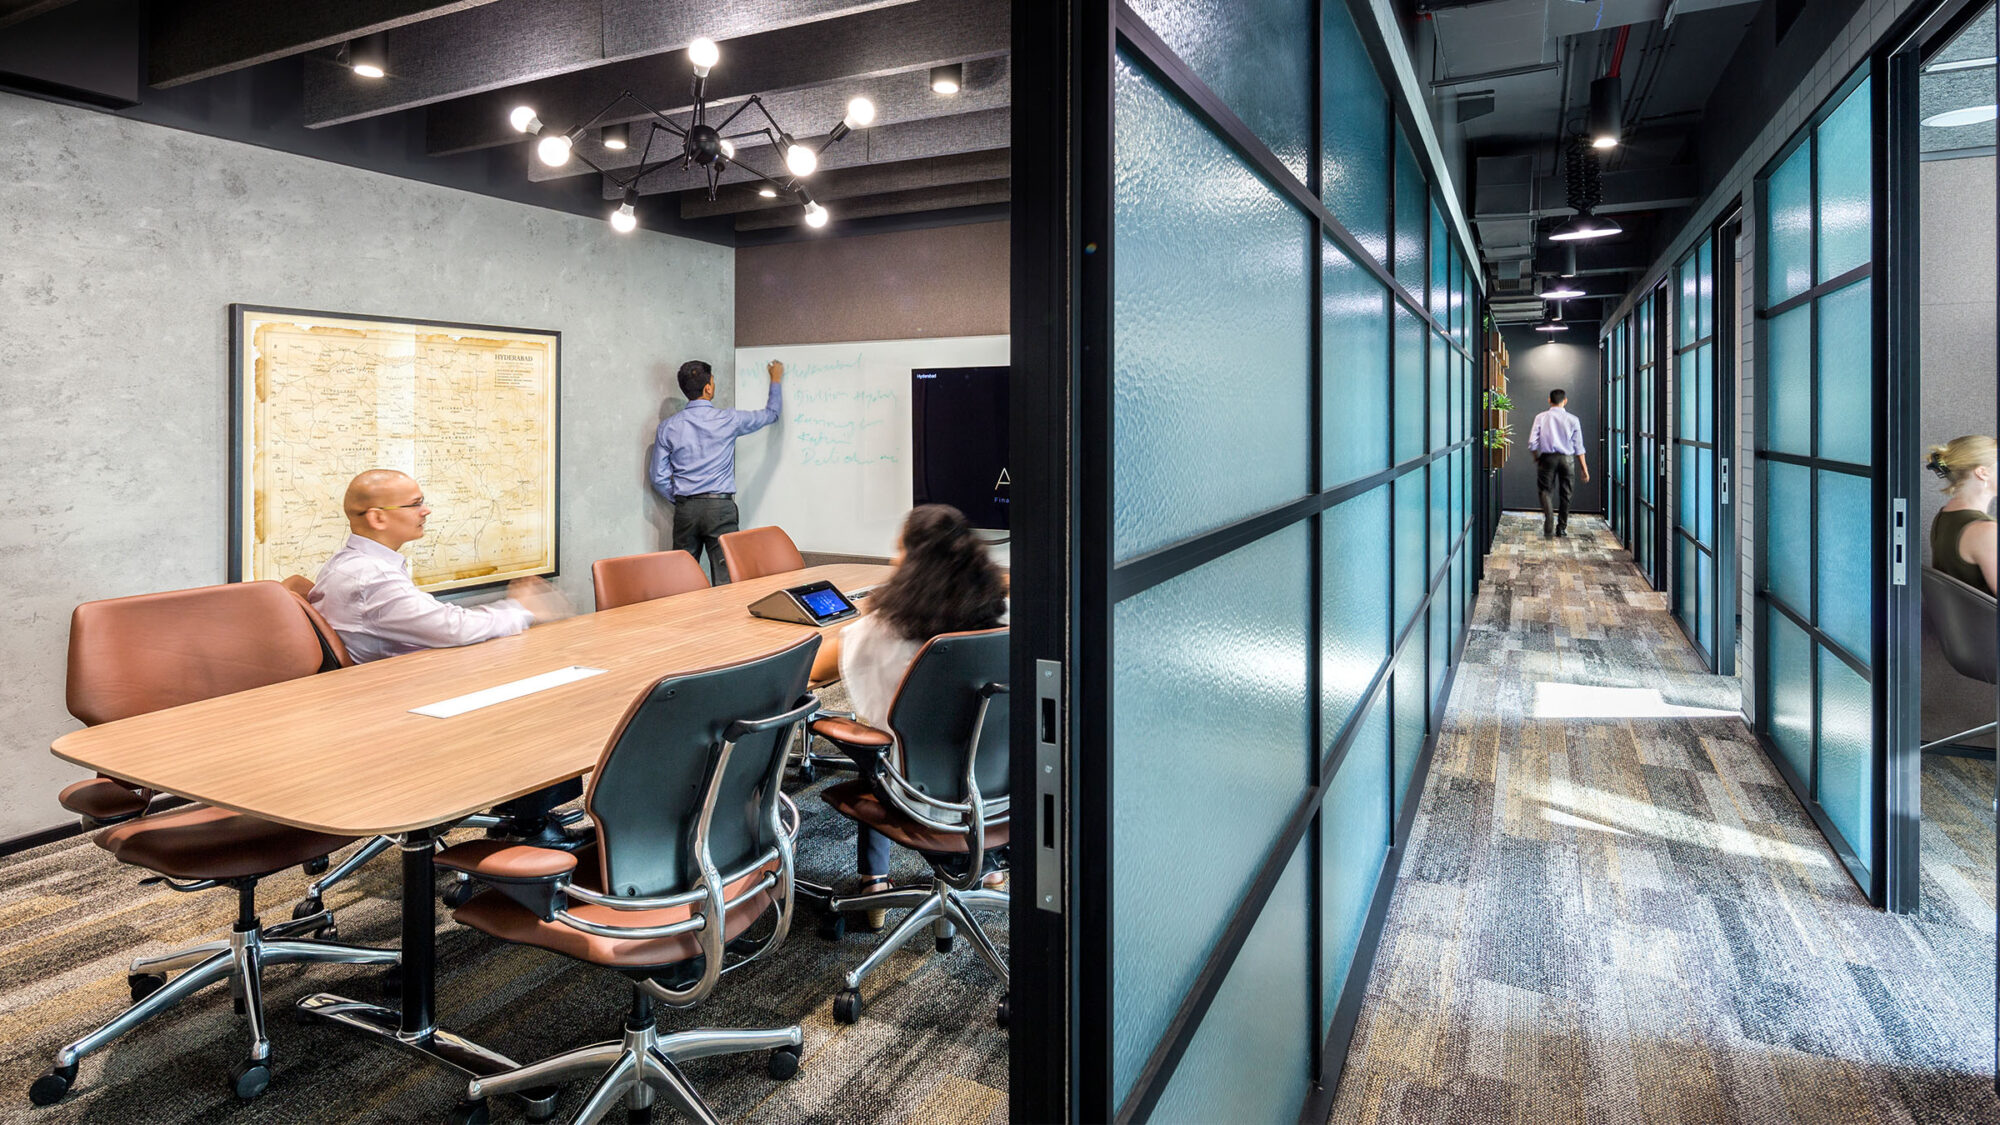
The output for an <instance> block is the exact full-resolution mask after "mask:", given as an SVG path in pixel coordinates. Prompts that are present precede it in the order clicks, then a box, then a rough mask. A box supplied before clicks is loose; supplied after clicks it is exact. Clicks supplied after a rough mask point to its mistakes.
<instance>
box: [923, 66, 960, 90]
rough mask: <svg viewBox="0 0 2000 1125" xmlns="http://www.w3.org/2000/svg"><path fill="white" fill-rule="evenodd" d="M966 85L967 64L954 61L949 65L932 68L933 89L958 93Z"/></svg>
mask: <svg viewBox="0 0 2000 1125" xmlns="http://www.w3.org/2000/svg"><path fill="white" fill-rule="evenodd" d="M964 85H965V64H964V63H952V64H950V65H948V66H934V67H932V68H931V89H933V90H935V91H937V92H938V93H940V94H956V93H958V91H959V89H960V87H962V86H964Z"/></svg>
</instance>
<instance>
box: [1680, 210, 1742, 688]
mask: <svg viewBox="0 0 2000 1125" xmlns="http://www.w3.org/2000/svg"><path fill="white" fill-rule="evenodd" d="M1742 228H1743V207H1742V204H1740V203H1733V204H1731V205H1730V207H1729V209H1728V211H1727V212H1725V213H1724V215H1723V217H1722V218H1721V219H1720V220H1718V221H1716V222H1715V223H1714V224H1713V225H1711V226H1710V227H1709V228H1708V229H1707V230H1706V231H1704V232H1703V234H1702V236H1701V239H1700V240H1697V241H1696V242H1695V243H1694V244H1693V245H1692V246H1691V247H1689V250H1688V253H1689V254H1699V253H1700V251H1701V244H1702V242H1707V243H1708V244H1709V246H1710V254H1709V260H1710V265H1709V269H1710V273H1711V277H1710V281H1709V304H1710V306H1711V307H1710V309H1709V315H1710V316H1711V317H1712V318H1714V327H1713V329H1712V331H1711V332H1710V334H1709V335H1708V336H1706V337H1704V336H1702V335H1700V331H1701V330H1700V327H1699V325H1700V321H1699V319H1697V320H1696V325H1697V327H1696V329H1695V332H1696V336H1695V339H1696V340H1697V341H1701V340H1706V341H1707V343H1708V346H1709V349H1710V354H1711V357H1712V360H1711V364H1710V372H1709V374H1710V379H1711V381H1712V383H1713V386H1712V387H1711V389H1710V393H1711V394H1712V395H1713V396H1714V407H1713V410H1714V412H1715V419H1714V429H1715V432H1714V435H1713V437H1712V439H1711V440H1710V441H1709V442H1707V443H1703V442H1701V441H1700V440H1699V438H1698V437H1697V438H1695V439H1683V438H1682V436H1681V427H1682V424H1683V420H1682V418H1681V416H1680V411H1679V408H1678V403H1679V401H1680V398H1679V396H1678V395H1675V396H1674V400H1675V403H1676V408H1675V411H1674V425H1673V437H1672V439H1671V441H1670V443H1669V444H1670V445H1672V446H1673V447H1674V449H1675V450H1676V451H1677V450H1678V449H1679V447H1680V446H1682V445H1684V444H1687V445H1693V446H1695V449H1696V458H1697V460H1699V458H1700V456H1701V450H1702V446H1703V445H1704V444H1706V445H1707V446H1708V447H1709V452H1710V453H1712V454H1713V456H1714V458H1715V471H1714V476H1713V488H1712V489H1711V491H1710V493H1709V498H1708V508H1709V513H1708V514H1709V519H1710V521H1711V523H1710V526H1712V527H1713V528H1714V529H1715V544H1714V546H1713V547H1712V548H1703V547H1702V546H1701V544H1700V543H1699V542H1696V543H1695V550H1696V551H1699V552H1703V553H1707V554H1709V555H1710V557H1711V558H1712V559H1713V560H1714V564H1715V565H1714V573H1715V583H1714V589H1712V590H1709V591H1706V594H1707V595H1708V600H1707V601H1706V602H1701V601H1697V603H1696V605H1697V608H1696V611H1695V612H1696V613H1697V614H1702V613H1707V614H1710V615H1712V617H1713V621H1712V623H1711V628H1710V636H1711V638H1712V640H1711V642H1710V643H1711V644H1712V645H1713V647H1714V651H1713V652H1711V651H1709V648H1708V647H1707V646H1704V645H1703V644H1702V643H1701V637H1700V630H1699V629H1698V628H1695V627H1693V626H1692V625H1691V624H1690V623H1689V622H1686V621H1682V620H1681V618H1680V615H1679V614H1678V613H1674V614H1672V615H1671V616H1672V617H1673V619H1674V621H1675V622H1677V623H1678V624H1679V625H1680V627H1681V632H1682V634H1683V635H1685V636H1686V637H1687V641H1688V644H1690V645H1692V646H1694V650H1695V651H1696V652H1698V653H1700V654H1701V657H1702V659H1703V660H1704V661H1706V662H1707V664H1708V667H1709V670H1710V671H1711V672H1714V673H1715V674H1716V675H1718V676H1733V675H1735V674H1736V615H1737V609H1736V599H1735V598H1734V597H1733V596H1731V594H1732V593H1733V590H1734V586H1733V579H1734V576H1735V572H1736V547H1737V544H1736V504H1735V500H1736V497H1735V492H1734V488H1733V486H1734V484H1735V479H1734V457H1735V451H1736V386H1737V383H1736V368H1735V365H1734V364H1733V363H1729V362H1727V360H1729V359H1730V358H1732V357H1733V356H1734V354H1735V349H1736V347H1737V340H1736V324H1735V320H1734V317H1733V313H1734V309H1735V304H1736V301H1737V299H1738V297H1737V293H1736V284H1735V281H1736V278H1735V263H1736V238H1737V235H1738V234H1740V232H1741V231H1742ZM1725 249H1726V252H1727V256H1726V257H1725ZM1725 266H1727V267H1728V268H1727V269H1725V268H1724V267H1725ZM1698 268H1699V267H1698V266H1697V269H1698ZM1679 274H1680V263H1679V262H1678V261H1676V262H1675V263H1674V264H1673V266H1672V267H1671V268H1670V269H1669V271H1668V276H1669V277H1670V278H1673V279H1675V280H1678V278H1679ZM1673 288H1674V291H1675V297H1674V320H1673V324H1674V338H1673V343H1672V344H1670V345H1668V347H1667V350H1668V353H1669V354H1670V355H1672V356H1673V357H1674V361H1675V362H1674V364H1673V367H1674V379H1675V389H1676V390H1678V389H1679V380H1680V363H1679V359H1680V356H1681V355H1682V354H1683V353H1685V352H1688V351H1692V350H1693V349H1694V348H1696V347H1698V346H1699V344H1696V343H1690V344H1686V345H1683V344H1682V342H1681V339H1680V323H1681V319H1680V312H1681V310H1680V300H1681V298H1680V296H1679V287H1678V286H1677V285H1676V286H1674V287H1673ZM1725 314H1730V315H1725ZM1697 315H1698V314H1697ZM1679 464H1680V460H1679V458H1678V457H1672V458H1669V459H1668V462H1667V465H1668V472H1669V475H1670V476H1671V477H1673V481H1674V489H1673V490H1674V506H1673V507H1672V508H1671V509H1669V511H1671V512H1674V513H1678V512H1679V511H1680V490H1681V489H1682V488H1686V487H1688V482H1686V481H1683V480H1681V479H1680V476H1679V473H1678V471H1677V470H1678V468H1679ZM1667 525H1668V528H1669V530H1668V534H1669V536H1671V537H1672V539H1673V540H1674V541H1676V542H1677V541H1678V540H1680V539H1685V538H1688V537H1687V536H1686V535H1684V534H1683V533H1682V532H1681V529H1680V526H1679V520H1678V518H1675V517H1670V518H1669V519H1668V521H1667ZM1673 557H1674V558H1675V559H1676V560H1678V559H1679V557H1680V556H1679V554H1678V552H1676V553H1674V555H1673ZM1689 580H1690V578H1689V576H1687V575H1683V574H1681V573H1680V570H1679V567H1678V565H1676V566H1675V567H1674V568H1673V570H1672V571H1671V572H1670V581H1671V586H1670V589H1673V590H1675V591H1676V592H1677V588H1678V586H1679V584H1680V583H1682V582H1685V581H1689ZM1668 604H1669V605H1670V606H1671V605H1672V604H1674V603H1673V601H1672V599H1671V598H1670V599H1669V602H1668Z"/></svg>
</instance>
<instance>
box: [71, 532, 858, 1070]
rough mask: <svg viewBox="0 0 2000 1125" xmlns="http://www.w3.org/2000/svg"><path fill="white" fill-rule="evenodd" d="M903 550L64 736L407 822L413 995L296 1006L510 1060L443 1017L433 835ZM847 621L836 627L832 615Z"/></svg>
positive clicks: (548, 779) (548, 770)
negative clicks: (771, 602)
mask: <svg viewBox="0 0 2000 1125" xmlns="http://www.w3.org/2000/svg"><path fill="white" fill-rule="evenodd" d="M889 573H890V568H888V567H886V566H870V565H860V564H852V563H848V564H838V565H833V566H819V567H809V568H807V569H805V570H799V571H793V572H791V573H789V574H778V575H771V576H769V577H766V578H759V579H752V580H750V581H748V582H736V583H730V584H729V585H726V586H717V587H714V588H713V589H708V590H697V591H693V592H690V593H686V594H677V595H675V596H673V597H670V598H660V599H656V600H654V601H649V602H640V603H637V604H635V605H628V606H621V607H619V608H617V609H611V610H605V611H603V612H601V613H588V614H580V615H578V616H575V617H571V618H567V619H565V620H562V621H558V622H554V623H552V624H548V625H538V626H536V627H534V628H533V629H530V630H528V631H527V632H525V633H521V634H519V635H517V636H512V637H503V638H500V639H498V640H491V641H486V642H484V643H481V644H477V645H471V646H468V647H465V648H449V649H434V650H431V651H428V652H416V653H411V654H409V655H407V656H399V657H396V658H395V659H393V660H382V661H377V662H375V663H372V664H362V665H357V666H355V667H352V668H342V669H340V670H338V671H335V672H328V673H322V674H320V675H317V676H307V677H304V678H303V679H297V680H287V681H285V682H283V683H277V684H271V685H269V686H266V687H261V688H255V689H253V690H250V691H245V692H238V693H236V694H234V695H226V696H221V697H218V698H215V699H205V700H202V701H200V702H197V703H190V704H186V705H185V706H181V707H174V708H170V709H168V710H165V711H156V712H153V713H151V714H146V715H135V716H133V717H132V718H129V719H120V720H118V721H117V722H111V723H105V724H103V725H102V726H96V727H89V728H87V729H84V730H79V731H72V732H70V733H69V734H66V735H63V736H62V737H61V738H58V739H56V741H55V743H54V745H53V747H52V749H53V750H54V752H55V755H56V756H57V757H59V758H62V759H65V760H67V761H71V762H74V763H76V764H77V765H80V766H83V767H85V768H86V769H91V770H95V771H97V772H99V773H105V774H109V775H111V776H113V777H118V778H122V779H124V780H127V781H133V782H138V783H140V784H142V785H145V786H148V787H150V788H153V789H157V790H159V791H161V792H164V793H172V794H175V795H176V796H181V797H186V798H188V799H190V800H194V801H201V802H204V803H206V804H210V805H215V806H218V807H221V808H226V809H234V810H236V811H237V812H242V813H249V814H251V815H253V816H259V817H263V818H265V819H267V820H275V821H278V822H280V823H283V824H290V825H294V826H296V827H299V828H307V829H312V830H313V831H317V832H327V833H333V834H336V835H342V836H356V837H364V838H365V837H372V836H382V835H389V836H396V837H398V838H399V840H400V842H401V844H402V854H403V946H402V952H403V958H402V972H401V976H402V982H401V989H402V1007H401V1009H400V1010H397V1009H392V1008H387V1007H383V1006H381V1005H376V1004H370V1003H365V1002H362V1001H357V1000H349V999H345V998H342V997H339V996H334V995H331V994H328V993H319V994H316V995H313V996H309V997H307V998H306V999H304V1000H302V1001H300V1002H299V1006H300V1007H301V1008H302V1009H304V1010H306V1011H308V1012H311V1013H313V1014H315V1015H319V1016H323V1017H325V1018H328V1019H331V1020H334V1021H335V1022H337V1023H340V1024H343V1025H346V1026H348V1027H351V1028H354V1029H356V1030H360V1031H363V1032H366V1033H369V1034H372V1035H377V1036H381V1037H383V1038H386V1039H388V1040H390V1041H392V1042H395V1043H398V1044H401V1045H402V1046H405V1047H408V1048H411V1049H413V1050H416V1051H419V1052H421V1053H423V1054H426V1055H428V1056H430V1057H432V1058H434V1059H437V1060H439V1061H442V1062H446V1063H449V1064H451V1065H453V1066H455V1067H458V1068H459V1069H461V1070H463V1071H466V1072H467V1073H469V1074H492V1073H496V1072H498V1071H501V1070H507V1069H511V1068H512V1067H513V1065H514V1063H513V1062H512V1061H511V1060H509V1059H507V1058H505V1057H504V1056H501V1055H499V1054H497V1053H494V1052H492V1051H489V1050H487V1049H485V1048H483V1047H480V1046H478V1045H477V1044H475V1043H472V1042H470V1041H468V1040H466V1039H464V1038H463V1037H461V1036H458V1035H454V1034H452V1033H451V1032H448V1031H445V1030H443V1029H441V1028H439V1027H437V1026H436V1019H435V1006H434V1000H435V991H436V982H437V969H436V964H435V960H434V958H435V952H436V951H435V941H436V929H437V905H436V886H435V883H434V877H435V869H434V867H433V864H432V852H433V842H434V841H435V840H436V838H437V837H438V836H439V835H440V834H441V833H442V832H444V831H445V830H446V829H448V828H450V827H451V825H452V824H454V823H456V822H457V821H459V820H461V819H463V818H464V817H466V816H469V815H471V814H473V813H476V812H481V811H483V810H485V809H489V808H491V807H492V806H494V805H497V804H499V803H500V802H502V801H506V800H508V799H510V798H513V797H519V796H521V795H523V794H526V793H531V792H534V791H535V790H537V789H541V788H544V787H546V786H549V785H554V784H555V783H557V782H559V781H566V780H568V779H570V778H573V777H578V776H580V775H582V774H584V773H588V772H589V771H590V770H591V769H592V768H593V767H594V766H596V764H597V759H598V756H599V755H600V754H601V753H602V752H603V750H604V746H605V743H606V742H607V741H608V740H609V738H610V736H611V734H612V731H613V728H614V727H615V726H616V725H617V723H618V721H619V720H620V719H621V718H622V717H623V716H624V714H625V711H626V708H627V707H629V706H630V704H631V703H632V700H633V699H634V698H635V697H636V696H637V695H638V694H639V692H640V691H641V690H642V689H644V688H645V687H647V686H648V685H651V684H653V683H655V682H657V681H659V680H660V679H662V678H664V677H666V676H668V675H671V674H674V673H676V672H686V671H692V670H694V669H697V668H706V667H711V666H714V665H718V664H729V663H734V662H736V661H741V660H748V659H752V658H755V657H759V656H766V655H769V654H771V653H773V652H777V651H779V650H781V649H784V648H787V647H789V646H791V645H792V644H795V643H797V642H798V641H799V640H800V639H801V638H803V637H806V636H809V635H811V634H813V633H814V632H819V633H821V634H822V635H824V634H826V633H830V632H832V631H834V630H833V629H824V630H815V629H814V628H813V627H812V626H809V625H795V624H791V623H789V622H783V621H769V620H765V619H763V618H758V617H752V616H750V614H749V612H748V610H747V608H746V607H747V606H748V605H749V604H750V603H751V602H753V601H755V600H756V599H757V598H759V597H762V596H763V595H765V594H768V593H771V592H773V591H775V590H779V589H783V588H784V587H787V586H796V585H800V584H802V583H806V582H814V581H822V580H824V581H829V582H832V583H833V584H834V585H835V586H838V587H839V588H841V589H842V590H854V589H859V588H862V587H866V586H872V585H874V584H876V583H878V582H881V581H883V580H884V579H886V578H887V577H888V576H889ZM836 628H837V627H836ZM572 665H581V666H584V667H588V668H601V669H603V670H604V673H603V674H602V675H595V676H590V677H588V678H586V679H581V680H577V681H575V682H572V683H567V684H564V685H562V686H559V687H555V688H550V689H548V690H545V691H540V692H536V693H535V694H532V695H527V696H523V697H521V698H518V699H512V700H508V701H506V702H502V703H497V704H493V705H491V706H487V707H484V708H481V709H479V710H475V711H470V712H467V713H465V714H461V715H457V716H455V717H452V718H432V717H429V716H426V715H417V714H412V713H411V712H412V709H413V708H417V707H424V706H427V705H430V704H434V703H439V702H442V701H444V700H447V699H453V698H456V697H458V696H461V695H466V694H469V693H471V692H476V691H480V690H482V689H485V688H491V687H496V686H498V685H501V684H507V683H512V682H513V681H516V680H522V679H526V678H528V677H530V676H536V675H541V674H543V673H548V672H554V671H558V670H560V669H564V668H568V667H570V666H572Z"/></svg>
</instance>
